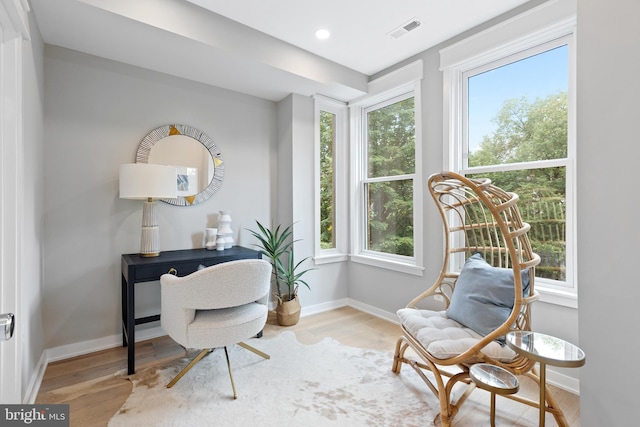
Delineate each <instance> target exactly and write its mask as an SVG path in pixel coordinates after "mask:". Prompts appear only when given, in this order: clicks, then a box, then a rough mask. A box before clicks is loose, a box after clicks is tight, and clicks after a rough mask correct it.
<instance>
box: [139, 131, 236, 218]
mask: <svg viewBox="0 0 640 427" xmlns="http://www.w3.org/2000/svg"><path fill="white" fill-rule="evenodd" d="M136 163H149V164H171V165H175V166H178V167H180V170H181V171H182V172H183V173H181V174H180V185H181V188H180V191H179V192H178V194H177V195H175V196H172V197H171V198H164V199H163V200H162V201H163V202H166V203H169V204H172V205H176V206H191V205H196V204H198V203H202V202H204V201H206V200H207V199H209V198H210V197H212V196H213V195H214V194H215V193H216V191H218V189H219V188H220V187H221V186H222V180H223V176H224V162H223V160H222V155H221V154H220V150H219V149H218V147H217V146H216V144H215V143H214V142H213V140H212V139H211V138H209V136H208V135H207V134H205V133H204V132H202V131H201V130H198V129H196V128H194V127H191V126H188V125H180V124H171V125H165V126H161V127H159V128H156V129H154V130H152V131H151V132H149V133H148V134H147V135H146V136H145V137H144V138H143V139H142V141H141V142H140V145H139V146H138V152H137V153H136Z"/></svg>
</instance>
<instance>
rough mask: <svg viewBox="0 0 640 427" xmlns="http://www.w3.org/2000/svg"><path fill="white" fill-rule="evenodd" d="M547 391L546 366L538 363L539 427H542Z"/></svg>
mask: <svg viewBox="0 0 640 427" xmlns="http://www.w3.org/2000/svg"><path fill="white" fill-rule="evenodd" d="M546 389H547V366H546V364H545V363H542V362H540V422H539V425H540V427H544V419H545V416H546V412H547V411H546V407H547V403H546V402H547V398H546V396H545V391H546Z"/></svg>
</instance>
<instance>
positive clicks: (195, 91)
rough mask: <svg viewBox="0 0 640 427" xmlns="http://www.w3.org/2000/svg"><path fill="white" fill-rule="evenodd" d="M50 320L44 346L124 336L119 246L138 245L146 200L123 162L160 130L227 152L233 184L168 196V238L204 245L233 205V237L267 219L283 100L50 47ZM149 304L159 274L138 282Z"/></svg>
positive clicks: (132, 249)
mask: <svg viewBox="0 0 640 427" xmlns="http://www.w3.org/2000/svg"><path fill="white" fill-rule="evenodd" d="M44 78H45V85H44V87H45V98H44V99H45V104H44V108H45V110H44V115H45V131H46V133H45V135H44V141H45V150H44V159H45V161H44V174H45V176H46V181H45V184H44V208H45V213H46V216H45V228H44V229H45V232H44V250H45V258H44V272H45V281H44V295H43V297H44V303H43V304H44V324H45V334H44V335H45V337H46V347H47V348H52V347H58V346H62V345H68V344H74V343H79V342H83V341H88V340H95V339H98V338H103V337H110V336H114V335H117V334H119V333H120V311H121V310H120V303H119V301H120V255H121V254H123V253H136V252H138V251H139V249H140V225H141V219H142V203H141V202H140V201H135V200H123V199H119V198H118V168H119V165H120V164H122V163H132V162H134V161H135V153H136V150H137V147H138V143H139V141H140V140H141V139H142V138H143V137H144V136H145V135H146V134H147V133H148V132H149V131H151V130H152V129H154V128H156V127H158V126H162V125H165V124H170V123H184V124H188V125H191V126H194V127H196V128H198V129H201V130H202V131H204V132H205V133H207V134H208V135H209V136H210V137H211V138H212V139H213V140H214V142H215V143H216V144H217V145H218V148H219V149H220V150H221V152H222V156H223V158H224V161H225V176H224V183H223V185H222V188H221V189H220V190H219V192H218V193H217V194H216V195H215V196H214V197H213V198H212V199H210V200H209V201H207V202H206V203H204V204H201V205H196V206H190V207H176V206H171V205H168V204H165V203H162V202H160V203H159V216H160V218H159V222H160V234H161V247H162V248H164V249H166V250H169V249H186V248H195V247H201V244H202V234H203V232H204V229H205V227H207V226H215V225H216V223H217V212H218V211H219V210H222V209H224V210H231V211H232V219H233V222H232V228H233V230H234V232H235V238H236V242H237V243H238V244H240V245H245V246H246V245H250V244H251V243H253V240H251V241H249V234H248V232H246V230H245V228H247V227H253V226H254V223H255V222H254V221H255V219H259V220H260V221H264V222H267V223H268V222H270V221H271V215H272V212H273V209H272V205H273V203H274V201H273V195H274V188H275V183H274V182H273V178H274V176H275V175H274V173H273V171H274V169H275V167H276V164H275V162H274V157H273V156H272V153H273V152H274V151H275V149H276V124H277V120H276V115H277V109H276V104H275V103H273V102H270V101H265V100H262V99H258V98H255V97H250V96H246V95H241V94H238V93H235V92H230V91H227V90H224V89H219V88H214V87H210V86H205V85H201V84H196V83H193V82H188V81H185V80H181V79H177V78H174V77H169V76H167V75H163V74H159V73H154V72H149V71H145V70H142V69H139V68H135V67H131V66H127V65H123V64H120V63H116V62H113V61H108V60H104V59H101V58H97V57H93V56H90V55H86V54H81V53H78V52H75V51H71V50H67V49H63V48H59V47H53V46H49V45H47V46H46V50H45V62H44ZM139 290H140V294H139V295H140V298H139V299H140V301H141V302H142V301H147V304H142V305H141V306H138V309H139V310H140V312H147V311H154V310H157V308H158V307H159V291H158V286H157V282H152V283H150V284H148V285H143V286H141V287H140V289H139Z"/></svg>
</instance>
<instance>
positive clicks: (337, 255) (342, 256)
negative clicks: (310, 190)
mask: <svg viewBox="0 0 640 427" xmlns="http://www.w3.org/2000/svg"><path fill="white" fill-rule="evenodd" d="M321 111H326V112H328V113H332V114H335V117H336V122H335V126H336V129H335V141H334V147H333V167H334V170H333V179H334V182H335V187H334V191H335V193H334V206H333V213H334V224H333V226H334V236H335V247H334V248H331V249H322V248H321V245H320V240H321V236H320V220H321V218H320V112H321ZM347 115H348V109H347V104H345V103H344V102H340V101H336V100H335V99H331V98H327V97H324V96H321V95H315V96H314V134H315V137H314V138H315V141H314V157H315V160H314V165H315V174H314V180H315V193H314V194H315V208H314V227H315V231H314V236H315V239H314V240H315V245H314V246H315V251H314V258H313V259H314V262H315V264H326V263H331V262H342V261H347V260H348V259H349V258H348V251H349V240H348V239H349V233H348V211H347V209H348V206H349V202H348V197H347V186H346V182H347V180H348V174H347V167H348V156H349V144H348V132H347Z"/></svg>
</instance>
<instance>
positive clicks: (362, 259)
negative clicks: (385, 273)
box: [349, 255, 424, 276]
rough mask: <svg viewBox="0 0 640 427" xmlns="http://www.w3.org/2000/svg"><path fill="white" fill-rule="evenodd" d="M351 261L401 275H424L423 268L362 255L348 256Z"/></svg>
mask: <svg viewBox="0 0 640 427" xmlns="http://www.w3.org/2000/svg"><path fill="white" fill-rule="evenodd" d="M349 257H350V258H351V261H353V262H357V263H359V264H366V265H371V266H373V267H378V268H384V269H387V270H393V271H399V272H401V273H407V274H412V275H414V276H422V275H423V273H424V268H423V267H418V266H416V265H411V264H406V263H402V262H398V261H393V260H387V259H381V258H373V257H370V256H364V255H350V256H349Z"/></svg>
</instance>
